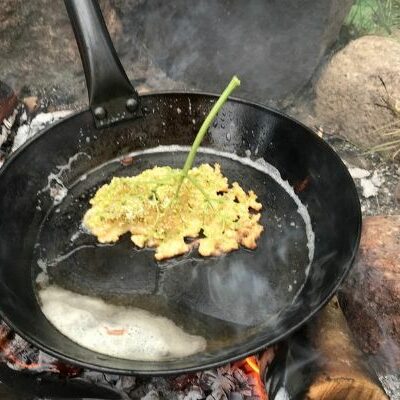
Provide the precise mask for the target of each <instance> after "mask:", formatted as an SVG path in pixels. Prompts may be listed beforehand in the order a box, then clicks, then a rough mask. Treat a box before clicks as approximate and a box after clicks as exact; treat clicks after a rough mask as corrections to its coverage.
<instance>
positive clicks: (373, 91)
mask: <svg viewBox="0 0 400 400" xmlns="http://www.w3.org/2000/svg"><path fill="white" fill-rule="evenodd" d="M381 80H382V81H383V82H384V84H385V85H386V88H387V92H388V93H386V90H385V88H384V85H383V84H382V81H381ZM385 100H387V101H390V102H391V103H392V107H395V106H396V101H397V104H399V103H398V102H399V101H400V42H399V41H396V40H394V39H390V38H387V37H378V36H364V37H362V38H360V39H357V40H355V41H353V42H351V43H350V44H349V45H347V46H346V47H345V48H344V49H343V50H341V51H340V52H339V53H337V54H336V55H335V56H334V57H333V58H332V60H331V61H330V62H329V64H328V65H327V66H326V68H325V70H324V71H323V73H322V75H321V77H320V79H319V81H318V83H317V85H316V99H315V113H316V118H317V120H318V121H319V123H321V124H322V125H323V126H324V128H326V129H328V130H330V131H335V132H336V133H340V134H341V135H343V136H344V137H345V138H346V139H348V140H349V141H351V142H352V143H354V144H356V145H358V146H360V147H361V148H362V149H368V148H371V147H372V146H374V145H377V144H379V143H381V141H382V140H383V139H384V138H383V136H382V133H385V131H384V130H382V131H381V132H376V130H377V129H380V128H382V127H384V126H386V125H387V124H390V123H394V122H395V121H396V120H399V117H400V109H399V115H397V116H396V115H395V113H394V112H393V111H391V110H389V109H388V108H387V107H385ZM399 123H400V121H399ZM385 140H386V141H388V138H387V137H386V138H385Z"/></svg>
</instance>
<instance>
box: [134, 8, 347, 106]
mask: <svg viewBox="0 0 400 400" xmlns="http://www.w3.org/2000/svg"><path fill="white" fill-rule="evenodd" d="M352 3H353V1H352V0H342V1H339V0H326V1H318V0H303V1H301V2H296V1H292V0H279V1H262V0H250V1H247V2H245V4H244V3H243V1H241V0H219V1H207V0H199V1H196V2H188V1H186V0H176V1H174V2H173V5H171V3H170V2H165V1H163V0H147V1H145V2H143V6H142V7H141V8H140V13H139V15H138V16H137V22H136V23H135V24H134V25H135V26H136V28H137V32H135V30H134V29H135V26H134V27H132V29H131V30H130V31H129V32H127V35H131V36H132V35H133V36H135V37H140V38H142V40H143V42H144V43H145V46H146V51H147V52H148V54H149V55H150V57H151V59H152V60H154V62H155V63H156V64H157V65H158V66H159V67H160V68H161V69H162V70H165V71H166V73H167V76H169V77H170V78H172V79H174V80H179V81H183V82H184V83H185V84H186V86H187V87H189V88H199V89H201V90H207V91H213V92H218V91H220V90H221V89H222V88H223V87H224V84H225V83H227V82H229V80H230V78H231V77H232V76H233V75H235V74H237V75H238V76H239V77H240V78H241V80H242V87H241V89H240V93H239V92H238V96H241V97H242V96H244V97H247V98H249V99H252V100H255V101H262V102H266V103H271V104H274V103H276V102H284V101H286V100H287V99H288V98H290V97H291V96H293V95H295V94H296V93H297V92H298V91H299V90H300V89H301V88H302V87H303V86H305V85H306V84H307V83H308V82H309V80H310V78H311V77H312V75H313V73H314V71H315V70H316V68H317V66H318V65H319V63H320V62H321V61H322V59H323V57H324V55H325V52H326V50H327V49H328V48H329V47H330V46H331V45H332V44H333V43H335V41H336V39H337V38H338V34H339V30H340V28H341V26H342V23H343V20H344V18H345V17H346V15H347V14H348V12H349V10H350V7H351V5H352Z"/></svg>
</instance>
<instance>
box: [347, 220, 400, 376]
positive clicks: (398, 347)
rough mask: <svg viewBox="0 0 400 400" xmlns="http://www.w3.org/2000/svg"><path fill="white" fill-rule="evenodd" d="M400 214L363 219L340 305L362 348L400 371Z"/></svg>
mask: <svg viewBox="0 0 400 400" xmlns="http://www.w3.org/2000/svg"><path fill="white" fill-rule="evenodd" d="M399 255H400V215H393V216H375V217H368V218H365V219H364V222H363V231H362V236H361V243H360V250H359V254H358V257H357V260H356V262H355V265H354V267H353V270H352V271H351V273H350V276H349V277H348V279H347V280H346V281H345V283H344V285H343V287H342V289H341V293H340V299H341V306H342V308H343V311H344V313H345V315H346V318H347V321H348V323H349V326H350V328H351V330H352V332H353V334H354V337H355V339H356V340H357V341H358V343H359V345H360V347H361V349H362V350H363V351H364V352H366V353H367V354H371V355H373V356H374V358H375V359H376V360H379V364H380V365H385V368H386V369H387V370H389V371H396V369H397V370H398V369H399V368H400V257H399Z"/></svg>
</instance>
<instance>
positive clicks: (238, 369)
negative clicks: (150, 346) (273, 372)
mask: <svg viewBox="0 0 400 400" xmlns="http://www.w3.org/2000/svg"><path fill="white" fill-rule="evenodd" d="M1 363H4V364H6V365H7V367H8V368H10V369H12V370H14V371H19V372H20V373H29V374H30V375H31V376H33V378H34V379H35V377H37V378H38V379H39V378H40V377H42V376H43V373H46V374H47V375H53V376H58V377H59V378H60V379H62V380H64V382H67V381H69V382H72V381H74V380H79V381H84V382H86V383H88V384H91V385H94V386H97V387H99V388H105V389H108V390H111V391H112V392H114V393H115V394H118V396H120V398H121V399H123V400H128V399H129V400H130V399H132V400H133V399H135V400H136V399H143V400H163V399H168V400H261V399H262V400H266V398H267V397H266V394H265V391H264V388H263V385H262V384H261V380H260V377H259V375H258V374H257V373H255V372H253V371H249V369H248V368H247V369H246V365H247V364H246V362H239V363H235V364H229V365H227V366H224V367H220V368H217V369H211V370H208V371H202V372H198V373H193V374H187V375H180V376H178V377H167V378H161V377H157V378H142V377H133V376H120V375H110V374H104V373H101V372H96V371H92V370H87V369H82V368H79V367H76V366H72V365H68V364H66V363H63V362H61V361H59V360H57V359H56V358H54V357H51V356H49V355H48V354H46V353H44V352H43V351H41V350H39V349H37V348H35V347H34V346H32V345H31V344H29V343H28V342H26V341H25V340H24V339H22V338H21V337H20V336H18V335H17V334H15V333H14V332H13V331H12V329H10V328H9V327H8V326H7V325H6V324H5V323H4V322H0V364H1ZM40 379H43V378H40Z"/></svg>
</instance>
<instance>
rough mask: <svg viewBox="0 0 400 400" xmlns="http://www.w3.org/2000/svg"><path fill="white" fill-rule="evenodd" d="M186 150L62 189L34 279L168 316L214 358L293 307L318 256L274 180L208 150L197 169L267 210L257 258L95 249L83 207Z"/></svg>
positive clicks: (110, 166)
mask: <svg viewBox="0 0 400 400" xmlns="http://www.w3.org/2000/svg"><path fill="white" fill-rule="evenodd" d="M188 150H189V148H188V147H182V146H163V147H157V148H153V149H147V150H144V151H140V152H135V153H132V154H130V156H131V157H133V162H132V164H131V165H129V166H124V165H122V164H121V162H120V159H115V160H112V161H110V162H108V163H106V164H104V165H101V166H100V167H98V168H96V169H94V170H92V171H90V172H88V173H87V174H86V175H84V176H82V177H81V179H79V180H77V181H76V182H75V183H74V184H73V185H71V187H70V188H69V189H68V193H67V195H66V196H65V198H64V199H63V200H62V201H61V202H59V203H58V204H55V205H54V207H52V208H51V209H50V211H49V213H48V214H47V216H46V218H45V220H44V221H43V224H42V227H41V230H40V232H39V235H38V240H37V247H36V248H37V257H36V264H35V265H34V269H33V270H34V278H35V279H37V282H38V287H43V285H47V284H48V283H50V284H55V285H58V286H59V287H61V288H63V289H67V290H70V291H73V292H76V293H79V294H82V295H88V296H95V297H100V298H102V299H103V300H105V301H106V302H108V303H111V304H113V305H117V306H132V307H136V308H140V309H143V310H147V311H148V312H151V313H153V314H156V315H159V316H164V317H166V318H168V319H169V320H171V321H174V323H175V324H176V325H178V326H179V327H180V328H183V329H184V331H185V332H187V333H189V334H192V335H199V336H202V337H204V338H206V340H207V345H208V348H209V349H210V350H211V349H212V348H213V347H215V346H220V345H221V343H231V342H232V341H235V340H236V339H238V340H239V338H241V337H243V335H245V334H246V332H253V333H254V330H256V331H257V330H260V329H262V327H263V325H264V324H265V322H266V321H268V320H269V319H271V318H274V316H276V315H277V314H278V313H279V312H280V311H282V310H283V309H284V308H285V307H287V306H288V305H290V304H291V303H292V302H293V300H294V299H295V298H296V296H297V294H298V293H299V291H300V290H301V288H302V287H303V285H304V283H305V280H306V278H307V272H308V269H309V265H310V263H311V261H312V258H313V253H314V233H313V231H312V228H311V222H310V217H309V214H308V212H307V208H306V207H305V206H304V205H303V204H302V203H301V202H300V200H299V198H298V197H297V196H296V195H295V193H294V191H293V189H292V188H291V186H290V185H289V184H288V183H287V182H285V181H283V180H282V179H281V177H280V174H279V172H278V171H277V170H276V169H275V168H274V167H273V166H271V165H269V164H267V163H266V162H265V161H264V160H260V161H259V162H258V161H257V162H255V161H252V160H250V159H249V158H240V157H238V156H236V155H234V154H229V153H223V152H218V151H215V150H212V149H208V148H207V149H206V148H202V149H200V150H199V152H198V155H197V159H196V163H197V164H200V163H210V164H213V163H219V164H220V165H221V169H222V173H223V174H224V175H225V176H226V177H228V179H229V182H234V181H237V182H239V184H240V185H241V186H242V187H243V189H244V190H250V189H252V190H254V191H255V193H256V194H257V195H258V199H259V201H260V202H261V203H262V205H263V210H262V218H261V223H262V225H263V226H264V228H265V231H264V232H263V233H262V235H261V237H260V239H259V240H258V247H257V249H256V250H253V251H249V250H245V249H241V250H238V251H234V252H232V253H229V254H226V255H224V256H221V257H211V258H204V257H201V256H199V255H198V254H197V253H196V250H193V251H192V252H191V253H189V254H187V255H184V256H181V257H177V258H174V259H170V260H167V261H164V262H159V263H157V262H156V261H155V260H154V250H152V249H138V248H135V247H134V245H133V244H132V242H131V241H130V238H129V235H124V237H122V238H121V239H120V240H119V242H117V243H116V244H112V245H111V244H109V245H104V244H103V245H101V244H99V243H97V241H96V238H95V237H94V236H92V235H90V234H88V233H87V232H85V230H84V229H83V228H82V225H81V221H82V217H83V215H84V214H85V212H86V210H87V209H88V208H89V199H90V198H91V197H92V196H93V195H94V193H95V192H96V190H97V189H98V188H99V187H100V186H101V185H103V184H104V183H107V182H109V181H110V179H111V178H112V177H113V176H132V175H136V174H139V173H140V172H142V171H143V170H145V169H148V168H152V167H154V166H156V165H157V166H165V165H169V166H171V167H180V166H182V165H183V163H184V160H185V158H186V155H187V152H188Z"/></svg>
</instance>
